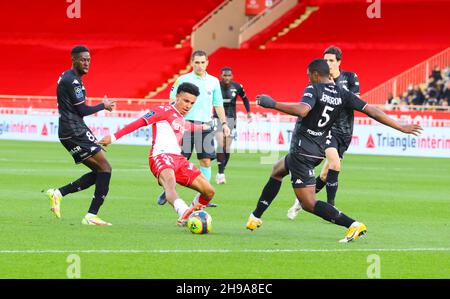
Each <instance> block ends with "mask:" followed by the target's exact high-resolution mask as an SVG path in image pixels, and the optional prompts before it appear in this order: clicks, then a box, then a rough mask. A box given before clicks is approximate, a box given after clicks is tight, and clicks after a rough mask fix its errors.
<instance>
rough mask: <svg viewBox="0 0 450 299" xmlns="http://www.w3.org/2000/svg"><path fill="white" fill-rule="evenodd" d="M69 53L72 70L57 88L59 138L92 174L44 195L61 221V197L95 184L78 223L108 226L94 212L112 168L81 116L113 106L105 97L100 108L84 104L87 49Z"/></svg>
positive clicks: (103, 193) (104, 194)
mask: <svg viewBox="0 0 450 299" xmlns="http://www.w3.org/2000/svg"><path fill="white" fill-rule="evenodd" d="M71 54H72V68H71V69H70V70H67V71H65V72H64V73H63V74H62V75H61V77H60V78H59V80H58V84H57V89H56V93H57V98H58V110H59V114H60V116H59V129H58V136H59V140H60V142H61V143H62V145H63V146H64V147H65V148H66V149H67V151H68V152H69V153H70V154H71V155H72V157H73V159H74V160H75V163H76V164H79V163H83V164H84V165H86V166H87V167H88V168H89V169H90V170H91V171H90V172H88V173H86V174H85V175H83V176H82V177H80V178H79V179H77V180H76V181H74V182H72V183H69V184H68V185H66V186H63V187H60V188H57V189H49V190H47V196H48V198H49V199H50V205H51V211H52V212H53V213H54V214H55V216H56V217H57V218H61V210H60V206H61V200H62V198H63V197H64V196H66V195H67V194H70V193H75V192H78V191H81V190H84V189H87V188H89V187H90V186H92V185H94V184H95V191H94V197H93V199H92V203H91V206H90V207H89V211H88V213H87V214H86V216H85V217H84V218H83V220H82V221H81V223H82V224H86V225H98V226H109V225H111V223H108V222H106V221H103V220H102V219H100V218H99V217H98V216H97V213H98V211H99V209H100V207H101V205H102V204H103V201H104V200H105V198H106V196H107V195H108V190H109V181H110V179H111V170H112V169H111V165H110V164H109V163H108V161H107V160H106V157H105V154H104V153H103V151H102V148H101V146H100V145H98V144H97V139H96V138H95V136H94V134H92V132H91V130H89V128H88V127H87V125H86V123H85V122H84V120H83V117H85V116H88V115H92V114H94V113H97V112H99V111H102V110H108V111H112V109H113V108H114V106H115V103H114V101H111V100H108V99H107V98H105V99H104V100H103V103H101V104H99V105H96V106H87V105H86V90H85V88H84V85H83V81H82V80H81V77H82V76H84V75H86V74H87V73H88V71H89V66H90V63H91V56H90V53H89V49H88V48H86V47H85V46H76V47H74V48H73V49H72V52H71Z"/></svg>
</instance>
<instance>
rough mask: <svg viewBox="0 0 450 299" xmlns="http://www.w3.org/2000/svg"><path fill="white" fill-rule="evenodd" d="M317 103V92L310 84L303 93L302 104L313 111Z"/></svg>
mask: <svg viewBox="0 0 450 299" xmlns="http://www.w3.org/2000/svg"><path fill="white" fill-rule="evenodd" d="M316 101H317V90H316V88H315V87H314V85H313V84H309V85H308V86H306V87H305V91H304V92H303V96H302V99H301V100H300V103H303V104H306V105H308V106H309V107H310V108H311V110H312V109H313V108H314V105H315V104H316Z"/></svg>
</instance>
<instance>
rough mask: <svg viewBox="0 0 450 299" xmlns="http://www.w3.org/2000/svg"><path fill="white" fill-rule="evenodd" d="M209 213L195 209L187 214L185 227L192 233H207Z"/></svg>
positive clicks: (209, 226) (209, 222)
mask: <svg viewBox="0 0 450 299" xmlns="http://www.w3.org/2000/svg"><path fill="white" fill-rule="evenodd" d="M211 221H212V218H211V215H209V214H208V212H205V211H196V212H194V213H192V214H191V216H189V218H188V221H187V227H188V228H189V230H190V231H191V233H193V234H207V233H209V232H211V229H212V225H211Z"/></svg>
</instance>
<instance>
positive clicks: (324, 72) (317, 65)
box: [308, 58, 330, 77]
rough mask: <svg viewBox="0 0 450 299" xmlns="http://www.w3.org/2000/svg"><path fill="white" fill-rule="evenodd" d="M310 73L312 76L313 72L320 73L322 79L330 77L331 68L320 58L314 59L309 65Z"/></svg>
mask: <svg viewBox="0 0 450 299" xmlns="http://www.w3.org/2000/svg"><path fill="white" fill-rule="evenodd" d="M308 72H309V73H310V74H312V73H313V72H318V73H319V75H320V76H322V77H328V76H330V67H329V66H328V63H327V61H326V60H325V59H322V58H319V59H314V60H313V61H311V63H310V64H309V65H308Z"/></svg>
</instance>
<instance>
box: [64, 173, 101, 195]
mask: <svg viewBox="0 0 450 299" xmlns="http://www.w3.org/2000/svg"><path fill="white" fill-rule="evenodd" d="M96 179H97V173H96V172H93V171H92V172H89V173H86V174H85V175H83V176H82V177H80V178H79V179H78V180H76V181H75V182H72V183H70V184H68V185H66V186H64V187H61V188H59V192H61V195H62V196H65V195H67V194H70V193H75V192H78V191H81V190H84V189H87V188H89V187H90V186H92V185H94V184H95V181H96Z"/></svg>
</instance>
